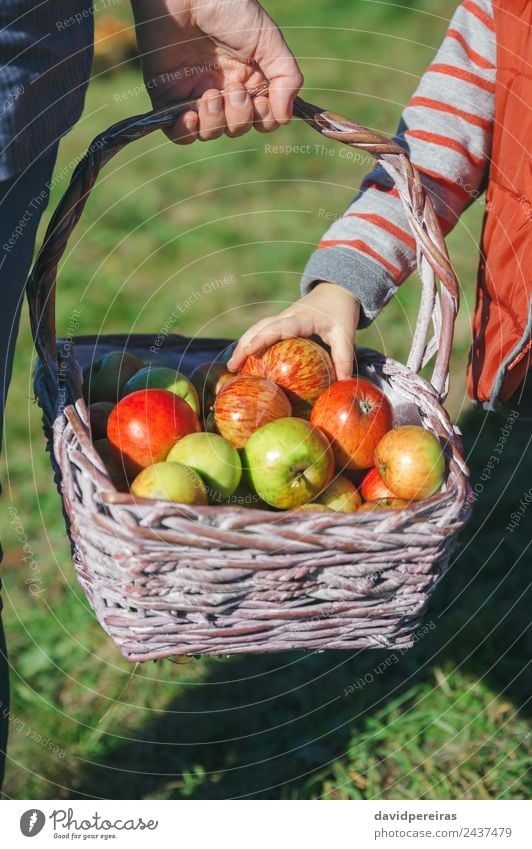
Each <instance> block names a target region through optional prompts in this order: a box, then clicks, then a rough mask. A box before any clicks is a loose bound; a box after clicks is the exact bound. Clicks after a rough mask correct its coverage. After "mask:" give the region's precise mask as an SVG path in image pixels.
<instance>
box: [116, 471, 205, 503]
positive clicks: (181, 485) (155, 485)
mask: <svg viewBox="0 0 532 849" xmlns="http://www.w3.org/2000/svg"><path fill="white" fill-rule="evenodd" d="M131 492H132V493H133V495H139V496H141V497H142V498H160V499H162V500H164V501H176V502H178V503H180V504H199V505H204V504H207V487H206V486H205V484H204V483H203V481H202V479H201V478H200V476H199V475H198V473H197V472H195V471H194V469H191V468H189V466H183V465H182V464H181V463H168V462H166V461H164V462H162V463H154V464H153V465H152V466H146V468H145V469H142V471H141V472H139V474H138V475H137V477H136V478H135V480H134V481H133V483H132V484H131Z"/></svg>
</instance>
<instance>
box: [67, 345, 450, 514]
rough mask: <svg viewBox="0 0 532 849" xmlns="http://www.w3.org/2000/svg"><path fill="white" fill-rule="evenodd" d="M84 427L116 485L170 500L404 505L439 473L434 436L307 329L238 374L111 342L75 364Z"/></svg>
mask: <svg viewBox="0 0 532 849" xmlns="http://www.w3.org/2000/svg"><path fill="white" fill-rule="evenodd" d="M83 392H84V396H85V399H86V401H87V403H88V405H89V415H90V427H91V437H92V439H93V442H94V446H95V448H96V449H97V451H98V452H99V454H100V456H101V457H102V459H103V461H104V464H105V466H106V468H107V470H108V473H109V476H110V478H111V480H112V481H113V483H114V485H115V486H116V488H117V489H118V490H121V491H124V492H127V491H130V492H132V493H133V494H134V495H136V496H141V497H145V498H156V499H164V500H167V501H174V502H179V503H182V504H195V505H205V504H220V505H238V506H249V507H253V506H254V507H260V508H262V509H269V508H274V509H278V510H290V509H300V510H308V511H311V510H334V511H340V512H344V513H350V512H354V511H356V510H376V509H390V508H402V507H406V506H407V505H408V504H409V503H410V502H412V501H419V500H421V499H424V498H427V497H429V496H431V495H433V494H434V493H436V492H437V491H438V490H439V489H440V488H441V486H442V484H443V481H444V476H445V459H444V455H443V452H442V448H441V446H440V443H439V441H438V440H437V439H436V438H435V437H434V436H433V435H432V433H430V432H429V431H428V430H425V429H424V428H423V427H419V426H415V425H403V426H399V427H394V421H393V408H392V406H391V404H390V402H389V401H388V399H387V398H386V396H385V395H384V393H383V392H382V391H381V390H380V389H379V388H378V387H377V386H376V385H375V384H374V383H372V382H371V381H370V380H367V379H365V378H362V377H353V378H351V379H349V380H340V381H339V380H336V376H335V373H334V367H333V364H332V361H331V359H330V357H329V354H328V353H327V351H326V350H325V349H324V348H322V347H321V346H320V345H318V344H316V343H315V342H313V341H311V340H309V339H303V338H292V339H284V340H281V341H279V342H276V343H275V344H274V345H272V346H271V347H270V348H268V349H267V350H266V351H265V352H264V353H263V354H262V355H261V356H250V357H248V358H247V360H246V361H245V362H244V365H243V367H242V369H241V370H240V372H239V373H238V374H236V375H235V374H232V373H231V372H229V371H228V370H227V368H226V367H225V365H223V364H222V363H220V362H211V363H204V364H202V365H200V366H198V367H197V368H196V369H195V370H194V371H193V372H192V374H190V376H185V375H183V374H181V373H180V372H176V371H174V370H173V369H171V368H167V367H165V366H158V365H154V364H153V363H148V364H147V363H146V362H144V361H143V360H141V359H139V358H138V357H136V356H134V355H132V354H130V353H127V352H122V351H115V352H112V353H109V354H106V355H104V356H103V357H101V358H100V359H99V360H97V361H96V362H95V363H94V364H93V365H92V366H91V367H90V368H88V369H86V370H85V373H84V382H83Z"/></svg>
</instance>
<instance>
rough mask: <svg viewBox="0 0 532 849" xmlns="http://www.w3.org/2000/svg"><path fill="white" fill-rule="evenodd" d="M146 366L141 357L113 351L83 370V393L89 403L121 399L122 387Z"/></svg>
mask: <svg viewBox="0 0 532 849" xmlns="http://www.w3.org/2000/svg"><path fill="white" fill-rule="evenodd" d="M141 368H144V363H143V361H142V360H141V359H140V357H136V356H135V355H134V354H128V353H127V351H111V352H110V353H109V354H104V355H103V357H100V358H99V359H97V360H96V361H95V362H94V363H92V364H91V365H90V366H88V367H87V368H86V369H85V370H84V372H83V395H84V397H85V400H86V401H87V402H88V403H89V404H93V403H94V402H95V401H112V402H113V403H114V404H116V402H117V401H118V400H119V398H120V393H121V392H122V388H123V387H124V386H125V384H126V383H127V382H128V380H129V379H130V377H133V375H134V374H135V373H136V372H137V371H139V370H140V369H141Z"/></svg>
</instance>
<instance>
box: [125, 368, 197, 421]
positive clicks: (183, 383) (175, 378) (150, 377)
mask: <svg viewBox="0 0 532 849" xmlns="http://www.w3.org/2000/svg"><path fill="white" fill-rule="evenodd" d="M138 389H166V390H167V392H173V393H174V395H179V397H180V398H182V399H183V401H186V402H187V404H188V405H189V407H192V409H193V410H194V412H195V413H196V415H199V411H200V404H199V399H198V393H197V392H196V389H195V388H194V386H193V384H192V383H191V382H190V380H189V379H188V377H186V376H185V375H184V374H181V372H179V371H174V369H172V368H167V366H145V367H144V368H141V369H140V370H139V371H137V373H136V374H134V375H133V377H132V378H131V379H130V380H128V382H127V383H126V384H125V386H124V387H123V389H122V394H121V397H122V398H123V397H124V396H125V395H129V394H130V393H131V392H136V391H137V390H138Z"/></svg>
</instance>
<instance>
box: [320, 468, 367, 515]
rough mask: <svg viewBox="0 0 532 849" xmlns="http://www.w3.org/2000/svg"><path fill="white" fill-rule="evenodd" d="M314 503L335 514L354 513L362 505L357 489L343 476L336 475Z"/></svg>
mask: <svg viewBox="0 0 532 849" xmlns="http://www.w3.org/2000/svg"><path fill="white" fill-rule="evenodd" d="M316 501H317V503H318V504H323V505H324V506H325V507H329V508H330V509H331V510H334V511H335V512H337V513H354V512H355V510H358V508H359V507H360V505H361V504H362V499H361V497H360V495H359V493H358V489H357V488H356V486H355V484H354V483H352V482H351V481H350V480H349V478H346V477H345V475H336V477H335V478H333V480H332V481H331V482H330V484H329V486H328V487H326V489H324V490H323V492H320V494H319V495H318V497H317V498H316Z"/></svg>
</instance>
